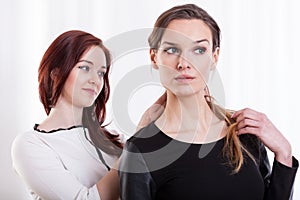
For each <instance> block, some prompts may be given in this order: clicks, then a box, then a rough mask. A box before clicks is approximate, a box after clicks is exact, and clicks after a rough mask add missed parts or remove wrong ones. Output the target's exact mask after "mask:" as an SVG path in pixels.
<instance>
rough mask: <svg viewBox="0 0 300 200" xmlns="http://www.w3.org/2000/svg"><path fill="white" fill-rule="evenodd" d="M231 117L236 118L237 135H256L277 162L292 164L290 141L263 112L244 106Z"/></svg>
mask: <svg viewBox="0 0 300 200" xmlns="http://www.w3.org/2000/svg"><path fill="white" fill-rule="evenodd" d="M231 117H232V118H233V119H236V122H237V130H236V131H237V134H238V135H242V134H253V135H256V136H257V137H258V138H259V139H260V140H261V141H262V142H263V143H264V145H265V146H266V147H268V148H269V149H270V150H271V151H272V152H273V153H274V154H275V159H276V160H277V161H278V162H280V163H282V164H284V165H286V166H290V167H291V166H292V150H291V145H290V143H289V142H288V140H287V139H286V138H285V137H284V136H283V135H282V133H281V132H280V131H279V130H278V129H277V128H276V127H275V126H274V124H273V123H272V122H271V121H270V120H269V119H268V118H267V116H266V115H265V114H263V113H260V112H257V111H255V110H252V109H249V108H245V109H243V110H239V111H237V112H235V113H234V114H233V115H232V116H231Z"/></svg>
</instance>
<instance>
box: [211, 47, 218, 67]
mask: <svg viewBox="0 0 300 200" xmlns="http://www.w3.org/2000/svg"><path fill="white" fill-rule="evenodd" d="M219 54H220V47H216V49H215V51H214V52H213V63H212V65H211V69H210V70H215V69H216V67H217V63H218V60H219Z"/></svg>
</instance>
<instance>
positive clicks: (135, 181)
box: [119, 123, 298, 200]
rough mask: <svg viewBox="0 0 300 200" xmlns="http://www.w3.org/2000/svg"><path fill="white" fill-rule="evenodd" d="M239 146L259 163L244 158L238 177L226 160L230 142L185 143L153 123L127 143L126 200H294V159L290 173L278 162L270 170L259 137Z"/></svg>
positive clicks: (123, 196) (123, 185) (124, 160)
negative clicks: (226, 149) (227, 147)
mask: <svg viewBox="0 0 300 200" xmlns="http://www.w3.org/2000/svg"><path fill="white" fill-rule="evenodd" d="M240 141H241V142H242V144H243V145H244V146H245V147H246V148H247V150H248V151H249V152H250V153H251V154H252V156H253V157H254V158H255V161H253V160H252V159H251V158H250V157H248V156H247V154H244V164H243V165H242V167H241V169H240V171H239V172H238V173H236V174H234V173H233V169H232V167H231V166H230V165H229V164H228V161H227V159H226V157H225V156H224V155H223V147H224V142H225V138H222V139H220V140H218V141H216V142H212V143H206V144H191V143H186V142H182V141H178V140H176V139H173V138H171V137H169V136H167V135H166V134H164V133H163V132H162V131H160V130H159V129H158V128H157V127H156V126H155V124H154V123H151V124H150V125H149V126H147V127H146V128H144V129H142V130H140V131H139V132H138V133H136V134H135V135H134V136H133V137H131V138H130V139H129V140H128V141H127V143H126V148H125V149H124V152H123V155H122V158H121V163H120V171H119V175H120V179H121V181H120V184H121V199H123V200H140V199H143V200H168V199H172V200H176V199H189V200H192V199H210V200H221V199H222V200H223V199H230V200H241V199H243V200H247V199H249V200H256V199H257V200H259V199H260V200H262V199H265V200H271V199H272V200H277V199H278V200H285V199H291V196H292V195H291V194H292V188H293V183H294V179H295V175H296V171H297V168H298V161H297V160H296V159H295V158H294V157H293V167H287V166H285V165H283V164H281V163H279V162H277V161H276V160H275V159H274V163H273V167H272V170H271V169H270V165H269V161H268V157H267V152H266V149H265V147H264V145H263V144H262V143H261V142H260V141H259V140H258V139H257V137H255V136H253V135H242V136H240Z"/></svg>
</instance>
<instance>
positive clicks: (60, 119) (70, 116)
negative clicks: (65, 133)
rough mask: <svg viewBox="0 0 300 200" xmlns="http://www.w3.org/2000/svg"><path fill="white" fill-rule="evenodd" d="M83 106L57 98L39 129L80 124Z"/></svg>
mask: <svg viewBox="0 0 300 200" xmlns="http://www.w3.org/2000/svg"><path fill="white" fill-rule="evenodd" d="M82 113H83V108H78V107H75V106H74V105H72V104H70V103H68V102H66V101H62V100H59V101H58V102H57V104H56V105H55V106H54V107H53V108H52V109H51V111H50V113H49V115H48V117H47V118H46V120H45V121H43V122H42V123H41V124H40V125H39V128H40V129H44V130H46V131H47V130H48V131H49V130H52V129H57V128H69V127H71V126H75V125H82Z"/></svg>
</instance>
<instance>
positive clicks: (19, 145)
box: [11, 130, 45, 159]
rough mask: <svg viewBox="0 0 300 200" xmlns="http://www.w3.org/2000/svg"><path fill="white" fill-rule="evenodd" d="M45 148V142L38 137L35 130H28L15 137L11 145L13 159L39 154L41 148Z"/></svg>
mask: <svg viewBox="0 0 300 200" xmlns="http://www.w3.org/2000/svg"><path fill="white" fill-rule="evenodd" d="M44 148H45V143H44V142H43V141H42V140H41V139H39V137H38V136H37V133H36V131H34V130H29V131H27V132H24V133H21V134H19V135H17V136H16V137H15V139H14V140H13V142H12V146H11V154H12V158H13V159H21V158H22V157H24V156H31V157H32V156H33V154H39V152H41V149H44Z"/></svg>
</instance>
